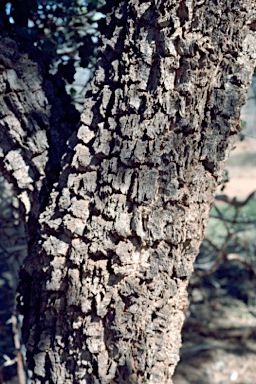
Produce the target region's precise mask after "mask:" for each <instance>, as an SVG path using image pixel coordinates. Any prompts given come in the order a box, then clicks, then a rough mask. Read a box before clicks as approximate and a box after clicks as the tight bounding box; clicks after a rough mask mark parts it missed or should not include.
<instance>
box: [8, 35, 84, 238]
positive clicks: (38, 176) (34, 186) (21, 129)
mask: <svg viewBox="0 0 256 384" xmlns="http://www.w3.org/2000/svg"><path fill="white" fill-rule="evenodd" d="M32 52H33V51H31V52H30V54H31V55H33V54H34V55H35V54H36V53H35V52H34V53H32ZM37 55H38V56H39V57H38V61H39V64H37V63H36V62H35V61H32V60H31V58H30V57H28V54H27V53H24V52H22V50H21V48H20V47H19V44H18V43H16V42H15V41H14V40H13V39H12V38H10V37H8V36H6V37H2V38H0V95H1V97H0V118H1V120H0V142H1V146H0V170H1V171H2V172H3V174H4V175H5V176H6V177H7V179H8V180H9V181H10V182H11V183H12V184H13V185H14V188H15V190H16V192H17V194H18V197H19V201H20V203H21V209H22V210H23V216H24V220H26V221H28V222H29V225H28V229H30V230H29V231H28V234H29V235H31V236H33V234H34V231H33V227H34V226H35V224H36V222H37V220H38V216H39V213H40V212H42V210H43V209H44V207H45V204H47V196H48V193H49V190H50V189H51V188H52V184H53V182H54V181H56V179H57V178H58V174H59V171H60V158H61V156H62V154H63V152H65V150H66V149H67V147H66V140H67V138H68V137H69V136H70V135H71V134H72V132H73V130H74V127H75V124H76V123H77V122H78V113H77V112H75V109H74V108H72V106H71V105H70V103H69V101H70V100H69V99H67V95H66V94H65V90H64V89H65V88H64V83H63V82H62V81H59V80H57V78H54V77H51V76H49V75H48V74H47V71H46V68H45V67H44V65H43V63H42V60H40V52H37ZM67 105H68V106H69V110H67ZM72 113H73V116H72V117H71V116H70V115H71V114H72ZM47 192H48V193H47Z"/></svg>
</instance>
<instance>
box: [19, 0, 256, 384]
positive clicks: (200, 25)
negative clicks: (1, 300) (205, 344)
mask: <svg viewBox="0 0 256 384" xmlns="http://www.w3.org/2000/svg"><path fill="white" fill-rule="evenodd" d="M109 7H110V6H109ZM110 8H111V7H110ZM255 8H256V5H255V3H254V2H251V1H245V0H236V1H233V2H231V1H228V0H227V1H220V0H216V1H212V0H205V1H199V0H198V1H194V2H192V1H190V0H182V1H176V0H175V1H174V0H161V1H158V2H155V1H142V0H129V1H128V0H125V1H120V2H119V5H118V6H114V7H113V9H112V10H111V9H110V10H109V11H110V14H109V15H108V17H107V19H106V27H105V30H106V31H107V32H106V33H105V35H104V37H103V48H102V50H101V52H100V57H99V60H98V68H97V70H96V73H95V77H94V80H93V82H92V84H91V89H90V90H89V91H88V94H87V99H86V105H85V110H84V113H83V115H82V119H81V126H80V128H79V130H78V134H77V135H74V136H73V137H72V139H71V140H70V141H69V146H70V150H71V151H70V152H69V154H68V155H67V156H66V157H64V159H63V163H62V168H63V170H62V174H61V176H60V179H59V181H58V183H57V184H56V185H55V189H54V190H53V192H52V194H51V203H50V204H49V206H48V207H47V209H46V210H45V212H43V213H42V214H41V216H40V225H41V228H40V233H39V235H40V239H39V241H38V242H37V243H36V244H32V246H31V251H30V254H29V257H28V258H27V260H26V262H25V265H24V268H23V270H22V274H21V287H20V308H21V309H22V310H23V313H24V316H25V317H24V341H25V343H26V346H27V350H28V356H27V357H28V365H29V368H30V369H31V370H32V371H33V375H34V376H33V383H37V384H39V383H70V384H73V383H79V384H85V383H104V384H106V383H156V384H159V383H163V384H164V383H171V382H172V380H171V377H172V374H173V371H174V368H175V365H176V363H177V361H178V352H179V347H180V330H181V326H182V323H183V320H184V311H185V309H186V307H187V294H186V287H187V283H188V279H189V276H190V275H191V272H192V269H193V261H194V259H195V256H196V254H197V252H198V247H199V245H200V242H201V240H202V238H203V234H204V230H205V225H206V221H207V217H208V212H209V208H210V205H211V202H212V200H213V196H214V193H215V190H216V187H217V185H218V183H219V182H220V180H221V178H222V174H223V167H224V163H225V160H226V158H227V155H228V153H229V151H230V149H231V147H232V143H233V136H234V134H235V133H236V132H237V131H238V129H239V111H240V108H241V105H242V104H243V102H244V99H245V94H246V90H247V87H248V85H249V81H250V77H251V74H252V71H253V67H254V65H255V59H256V53H255V48H254V47H255V43H256V38H255V31H254V29H255V28H254V27H253V22H254V20H255V19H256V9H255Z"/></svg>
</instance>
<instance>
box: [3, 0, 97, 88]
mask: <svg viewBox="0 0 256 384" xmlns="http://www.w3.org/2000/svg"><path fill="white" fill-rule="evenodd" d="M102 4H103V0H87V1H85V0H26V4H24V0H11V1H8V0H3V1H2V2H1V4H0V30H2V32H5V33H6V31H8V30H9V31H15V32H16V35H18V36H22V37H24V38H25V39H26V40H27V41H28V42H31V43H32V44H33V45H34V46H36V47H38V48H39V49H40V50H42V51H43V52H44V55H45V58H46V59H47V61H48V64H49V65H50V66H51V68H52V69H54V70H55V71H57V70H58V72H59V73H61V75H62V77H63V78H64V79H65V80H66V81H67V82H68V83H72V82H73V79H74V74H75V67H78V66H80V67H88V66H91V67H93V66H94V64H95V55H96V49H97V43H98V38H99V33H98V30H97V28H98V24H97V21H98V20H99V19H100V18H101V17H103V16H104V15H103V14H101V13H100V12H98V11H97V9H98V8H99V7H100V6H101V5H102ZM31 43H30V44H31Z"/></svg>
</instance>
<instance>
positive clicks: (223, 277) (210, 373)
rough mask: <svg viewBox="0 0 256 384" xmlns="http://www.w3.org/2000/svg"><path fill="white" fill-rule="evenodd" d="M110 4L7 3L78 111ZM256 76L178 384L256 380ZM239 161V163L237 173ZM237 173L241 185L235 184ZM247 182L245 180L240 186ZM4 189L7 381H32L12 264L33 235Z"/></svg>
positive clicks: (7, 24) (82, 0)
mask: <svg viewBox="0 0 256 384" xmlns="http://www.w3.org/2000/svg"><path fill="white" fill-rule="evenodd" d="M104 4H105V2H104V1H103V0H60V1H57V0H49V1H47V0H41V1H40V0H13V1H6V0H2V1H1V2H0V33H1V35H2V36H6V35H9V36H10V37H12V36H13V37H14V39H15V40H16V41H18V43H19V45H20V48H21V49H24V50H29V52H30V54H31V55H32V56H33V55H37V52H38V50H40V51H41V53H42V56H43V61H44V64H45V66H46V67H47V70H48V71H49V72H50V73H52V75H53V76H59V77H60V78H61V79H62V81H64V82H65V84H66V90H67V91H68V93H69V94H70V97H71V99H72V103H73V104H74V105H75V106H76V108H77V109H78V111H79V112H81V111H82V108H83V100H84V94H85V90H86V84H87V83H88V80H89V79H90V77H91V74H92V72H93V69H94V66H95V62H96V56H97V47H98V44H99V42H100V33H99V23H100V22H101V20H103V19H104ZM255 84H256V81H255V80H253V84H252V87H251V89H250V93H249V95H248V102H247V107H246V108H247V109H248V110H249V112H248V111H247V113H243V116H242V128H243V131H242V133H241V134H240V135H239V136H238V138H237V147H238V148H240V150H239V151H234V152H233V154H232V155H231V158H230V160H229V163H228V170H227V172H226V176H225V179H224V180H223V185H222V187H221V188H220V190H219V191H218V193H217V196H216V199H215V203H214V206H213V207H212V210H211V214H210V219H209V225H208V230H207V234H206V238H205V240H204V242H203V244H202V246H201V250H200V254H199V256H198V258H197V261H196V264H195V271H194V275H193V276H192V278H191V283H190V288H189V291H190V302H191V305H190V309H189V311H188V316H187V320H186V323H185V326H184V331H183V339H184V344H183V347H182V349H181V357H182V359H181V363H180V365H179V366H178V368H177V372H176V375H175V377H174V383H175V384H186V383H187V384H193V383H195V384H200V383H202V384H215V383H216V384H217V383H218V384H221V383H225V384H227V383H232V382H236V383H241V384H255V371H256V362H255V360H256V359H254V358H253V357H254V355H255V353H256V289H255V288H256V286H255V285H256V284H255V273H256V236H255V233H256V194H255V190H256V172H255V166H254V164H255V158H256V141H255V137H256V97H255V95H256V85H255ZM248 105H249V107H248ZM246 108H245V109H246ZM241 140H242V141H241ZM241 143H242V144H241ZM243 143H244V144H243ZM234 169H240V173H239V172H238V173H239V175H238V174H236V173H234V172H233V170H234ZM236 172H237V171H236ZM229 179H230V180H229ZM232 180H233V181H234V180H235V184H233V187H230V185H231V184H232ZM230 183H231V184H230ZM239 184H241V185H240V186H242V185H243V186H245V185H247V188H245V189H244V190H243V188H242V189H239V188H236V187H234V185H239ZM248 185H249V187H248ZM0 190H1V194H0V207H1V209H0V384H1V383H7V384H15V383H18V384H24V383H28V382H29V381H28V375H27V374H25V375H24V372H25V368H24V365H23V360H22V355H21V353H20V352H21V351H22V348H23V347H22V345H20V342H19V340H20V336H19V322H20V318H19V316H18V315H17V313H16V312H15V288H16V286H15V284H16V283H15V282H16V281H17V268H16V269H15V268H14V267H13V266H14V264H15V265H19V264H20V263H21V262H22V260H23V258H24V257H25V255H26V239H25V233H24V227H23V225H22V223H21V222H20V220H19V212H18V202H17V200H16V199H15V197H14V195H13V192H12V189H11V187H10V186H9V185H8V184H7V183H6V182H5V181H4V179H3V178H2V177H0ZM241 191H242V192H241ZM20 367H22V369H21V368H20Z"/></svg>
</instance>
